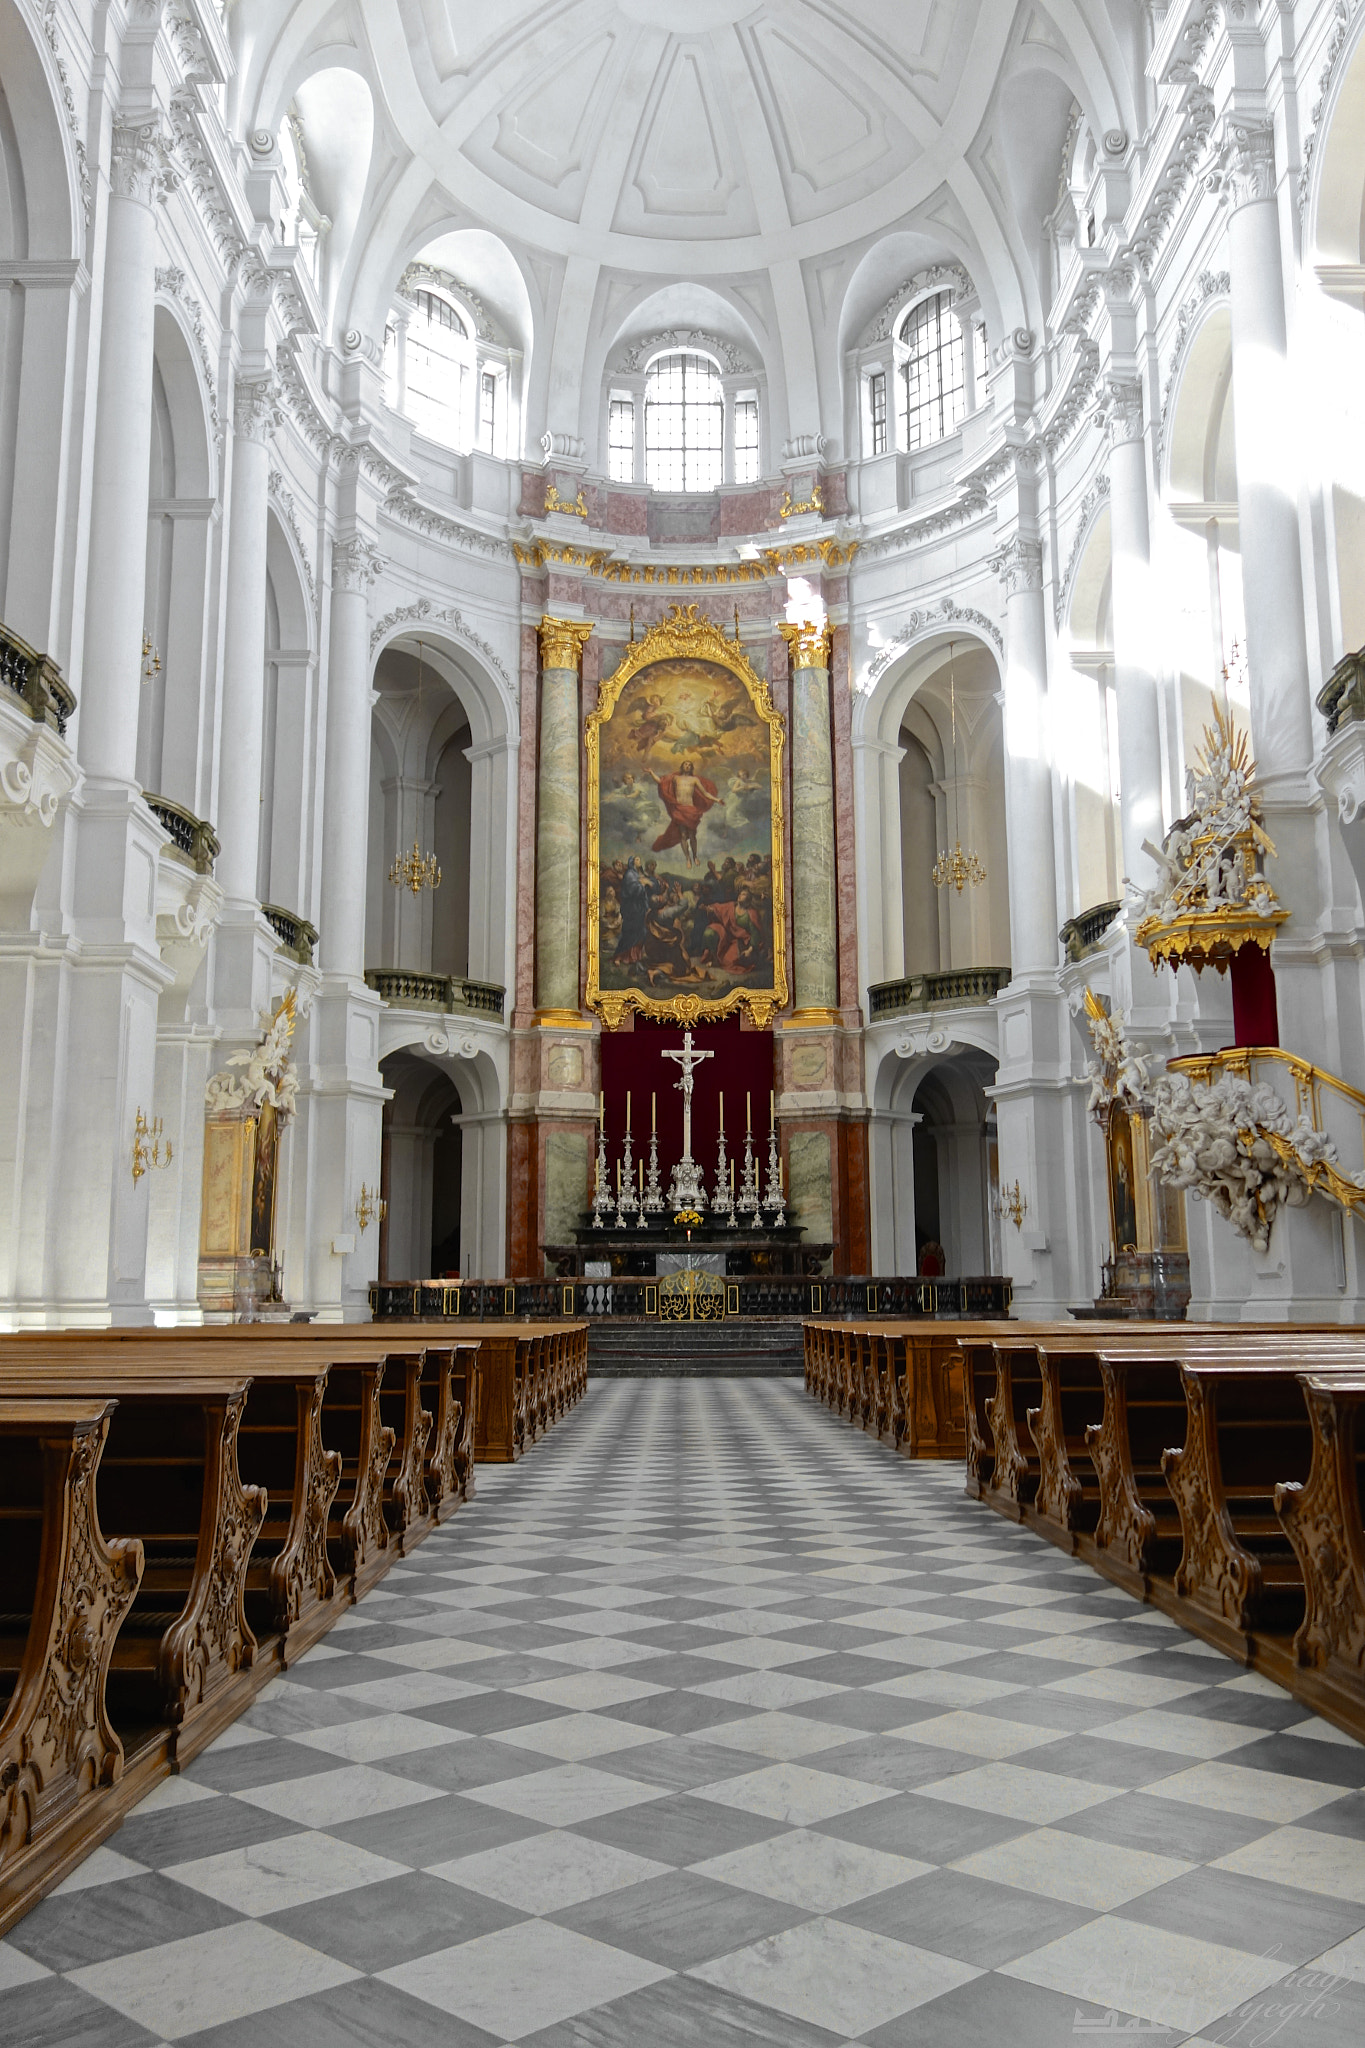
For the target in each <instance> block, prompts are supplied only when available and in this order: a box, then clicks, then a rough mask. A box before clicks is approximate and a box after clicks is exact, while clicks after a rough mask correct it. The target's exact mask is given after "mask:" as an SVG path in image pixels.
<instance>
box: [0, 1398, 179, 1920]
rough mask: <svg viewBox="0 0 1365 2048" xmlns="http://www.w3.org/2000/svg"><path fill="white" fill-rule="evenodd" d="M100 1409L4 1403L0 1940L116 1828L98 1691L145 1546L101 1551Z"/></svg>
mask: <svg viewBox="0 0 1365 2048" xmlns="http://www.w3.org/2000/svg"><path fill="white" fill-rule="evenodd" d="M115 1410H116V1403H115V1402H114V1401H113V1400H112V1399H110V1398H108V1397H107V1396H99V1395H95V1396H76V1397H66V1396H63V1395H61V1394H57V1395H52V1396H50V1397H45V1398H39V1399H27V1400H21V1399H13V1398H10V1397H8V1396H3V1395H0V1530H3V1532H4V1571H5V1613H4V1615H3V1616H0V1697H3V1699H4V1702H5V1704H4V1707H3V1711H0V1934H3V1933H4V1932H5V1931H6V1930H7V1929H8V1928H9V1927H11V1926H12V1925H13V1923H14V1921H15V1920H17V1919H18V1918H19V1916H20V1914H22V1913H24V1912H26V1911H27V1910H28V1908H29V1906H31V1905H32V1904H33V1903H34V1901H35V1900H36V1899H38V1898H39V1897H41V1895H42V1893H43V1892H44V1891H45V1890H47V1889H48V1888H49V1887H50V1886H51V1885H52V1884H54V1883H55V1882H56V1881H57V1880H58V1879H59V1878H60V1877H63V1876H64V1875H65V1874H66V1872H67V1871H68V1870H70V1869H71V1868H72V1867H73V1865H74V1864H75V1863H77V1862H78V1861H79V1860H80V1858H81V1857H82V1856H83V1855H85V1854H86V1853H87V1851H88V1850H89V1849H91V1848H93V1847H94V1845H95V1843H96V1842H99V1841H102V1840H103V1838H104V1837H105V1835H107V1834H108V1833H109V1832H110V1830H111V1829H113V1828H114V1827H116V1826H117V1825H118V1822H119V1820H120V1819H121V1818H122V1815H123V1812H124V1811H125V1810H126V1808H127V1806H128V1805H129V1804H131V1803H132V1800H133V1799H134V1798H136V1797H137V1796H139V1794H140V1792H141V1791H142V1790H145V1789H146V1787H145V1786H144V1785H142V1784H140V1783H139V1782H138V1781H137V1780H136V1778H133V1777H132V1774H129V1777H130V1780H131V1782H129V1783H128V1784H127V1785H125V1786H124V1788H123V1789H124V1793H125V1796H124V1797H123V1798H122V1799H121V1800H120V1801H119V1802H118V1803H115V1802H114V1801H112V1800H107V1799H101V1798H100V1797H99V1795H100V1794H101V1793H102V1792H103V1791H104V1790H105V1789H106V1788H110V1787H114V1786H118V1785H120V1783H121V1781H123V1779H124V1775H125V1774H124V1751H123V1745H122V1743H121V1742H120V1740H119V1737H118V1735H117V1733H116V1732H115V1730H114V1728H113V1726H112V1725H111V1723H110V1721H109V1717H108V1713H107V1710H106V1704H105V1685H106V1680H107V1676H108V1671H109V1666H110V1662H111V1660H112V1658H113V1655H114V1651H115V1647H116V1644H117V1640H118V1633H119V1629H120V1627H121V1625H122V1623H123V1621H124V1618H125V1617H126V1615H127V1613H128V1611H129V1609H130V1608H131V1606H132V1604H133V1602H134V1600H135V1599H136V1597H137V1592H138V1587H139V1585H140V1583H141V1579H142V1569H143V1555H142V1546H141V1544H140V1543H138V1542H137V1541H136V1540H135V1539H125V1538H114V1539H113V1540H109V1539H107V1538H106V1537H105V1535H104V1533H103V1531H102V1530H101V1527H100V1521H99V1515H98V1511H97V1507H96V1481H97V1477H98V1473H99V1464H100V1457H101V1454H102V1452H103V1450H104V1446H105V1442H106V1439H107V1437H108V1433H109V1424H110V1420H111V1418H112V1416H113V1414H114V1413H115Z"/></svg>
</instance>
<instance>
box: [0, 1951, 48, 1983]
mask: <svg viewBox="0 0 1365 2048" xmlns="http://www.w3.org/2000/svg"><path fill="white" fill-rule="evenodd" d="M51 1975H52V1972H51V1971H50V1970H49V1969H48V1968H47V1967H46V1966H45V1965H44V1964H43V1963H35V1962H34V1960H33V1957H32V1956H26V1955H25V1954H24V1952H23V1950H22V1949H19V1948H12V1947H11V1946H10V1944H9V1942H7V1941H0V1991H9V1990H12V1989H15V1988H17V1987H18V1986H19V1985H20V1984H32V1983H34V1982H35V1981H36V1979H37V1978H39V1977H50V1976H51Z"/></svg>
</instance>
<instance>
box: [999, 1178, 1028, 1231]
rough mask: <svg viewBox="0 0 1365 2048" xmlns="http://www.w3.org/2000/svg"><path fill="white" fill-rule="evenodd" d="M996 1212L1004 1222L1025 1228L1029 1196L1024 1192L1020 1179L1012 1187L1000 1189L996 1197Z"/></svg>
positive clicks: (1018, 1228)
mask: <svg viewBox="0 0 1365 2048" xmlns="http://www.w3.org/2000/svg"><path fill="white" fill-rule="evenodd" d="M995 1213H996V1215H997V1216H998V1217H999V1218H1000V1219H1001V1221H1002V1222H1009V1223H1012V1224H1013V1225H1014V1227H1015V1229H1016V1230H1022V1229H1023V1227H1024V1218H1025V1217H1026V1216H1027V1215H1028V1196H1027V1195H1026V1194H1024V1192H1023V1191H1022V1189H1021V1188H1020V1186H1019V1183H1018V1181H1016V1182H1015V1183H1014V1186H1013V1187H1012V1188H1002V1189H1001V1190H1000V1193H999V1194H998V1195H997V1196H996V1198H995Z"/></svg>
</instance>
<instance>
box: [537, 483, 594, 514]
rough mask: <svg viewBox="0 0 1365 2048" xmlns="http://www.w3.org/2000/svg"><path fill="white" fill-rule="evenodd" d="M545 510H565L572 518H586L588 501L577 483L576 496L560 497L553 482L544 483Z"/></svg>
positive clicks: (581, 487)
mask: <svg viewBox="0 0 1365 2048" xmlns="http://www.w3.org/2000/svg"><path fill="white" fill-rule="evenodd" d="M545 510H546V512H547V513H549V512H567V513H569V514H570V516H571V517H572V518H574V519H586V518H587V516H588V501H587V499H586V498H585V497H584V495H583V486H582V485H581V484H580V485H579V487H578V496H577V497H576V498H561V497H560V495H559V492H558V490H557V489H556V488H555V486H554V485H553V484H546V486H545Z"/></svg>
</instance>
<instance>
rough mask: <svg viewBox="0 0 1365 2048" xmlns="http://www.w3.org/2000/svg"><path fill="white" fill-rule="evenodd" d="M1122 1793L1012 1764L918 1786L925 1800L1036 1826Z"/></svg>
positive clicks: (994, 1765) (1109, 1787)
mask: <svg viewBox="0 0 1365 2048" xmlns="http://www.w3.org/2000/svg"><path fill="white" fill-rule="evenodd" d="M1121 1789H1122V1788H1121V1787H1120V1786H1117V1785H1093V1784H1089V1783H1086V1782H1084V1781H1082V1780H1081V1779H1079V1778H1061V1777H1057V1776H1055V1775H1054V1774H1053V1773H1052V1772H1051V1771H1030V1770H1028V1769H1026V1768H1025V1767H1024V1766H1023V1765H1022V1764H1008V1763H994V1764H983V1765H982V1766H981V1768H980V1769H979V1770H975V1771H960V1772H959V1773H958V1774H957V1776H956V1777H953V1778H940V1779H939V1780H938V1781H937V1782H936V1783H935V1784H932V1785H919V1786H917V1787H916V1791H917V1792H918V1793H919V1794H920V1795H921V1797H923V1798H926V1799H943V1800H947V1801H948V1802H949V1804H950V1805H953V1806H974V1807H976V1808H978V1809H979V1810H980V1811H981V1812H983V1813H998V1814H1002V1815H1003V1816H1004V1817H1005V1818H1006V1819H1008V1820H1028V1821H1032V1822H1034V1824H1035V1825H1036V1826H1046V1825H1047V1823H1048V1822H1049V1821H1054V1820H1065V1819H1066V1818H1067V1816H1068V1815H1069V1814H1073V1813H1083V1812H1084V1811H1085V1809H1086V1807H1087V1806H1098V1805H1100V1804H1101V1802H1102V1801H1103V1800H1106V1799H1112V1798H1113V1797H1114V1796H1115V1794H1116V1793H1117V1792H1119V1791H1120V1790H1121ZM1162 1789H1163V1790H1164V1789H1165V1788H1164V1786H1163V1788H1162Z"/></svg>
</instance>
